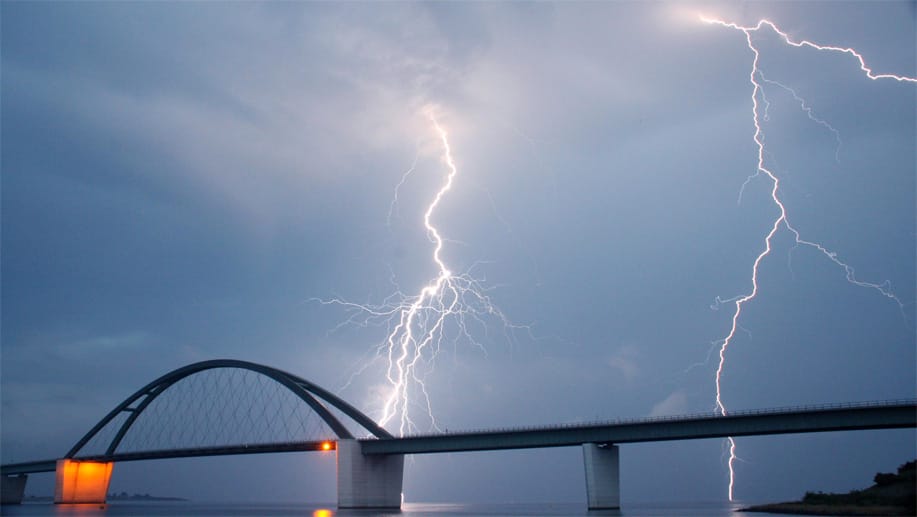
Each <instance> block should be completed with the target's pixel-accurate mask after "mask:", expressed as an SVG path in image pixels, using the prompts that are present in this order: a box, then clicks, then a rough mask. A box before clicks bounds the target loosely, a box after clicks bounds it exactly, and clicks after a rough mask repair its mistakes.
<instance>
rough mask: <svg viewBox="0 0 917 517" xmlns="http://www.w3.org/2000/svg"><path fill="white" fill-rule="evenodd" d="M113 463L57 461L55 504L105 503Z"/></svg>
mask: <svg viewBox="0 0 917 517" xmlns="http://www.w3.org/2000/svg"><path fill="white" fill-rule="evenodd" d="M113 465H114V464H113V463H112V462H110V461H109V462H98V461H77V460H70V459H63V460H57V484H56V485H55V488H54V502H55V503H70V504H73V503H104V502H105V496H106V495H107V493H108V482H109V481H110V480H111V470H112V466H113Z"/></svg>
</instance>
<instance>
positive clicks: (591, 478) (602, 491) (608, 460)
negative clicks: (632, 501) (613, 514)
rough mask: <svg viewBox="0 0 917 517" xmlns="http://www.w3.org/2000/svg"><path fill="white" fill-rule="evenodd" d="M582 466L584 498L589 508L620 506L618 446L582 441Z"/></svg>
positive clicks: (599, 508)
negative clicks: (584, 486)
mask: <svg viewBox="0 0 917 517" xmlns="http://www.w3.org/2000/svg"><path fill="white" fill-rule="evenodd" d="M583 466H584V467H585V470H586V499H587V502H588V505H589V509H590V510H606V509H618V508H621V484H620V481H621V478H620V472H619V461H618V446H617V445H612V444H597V443H584V444H583Z"/></svg>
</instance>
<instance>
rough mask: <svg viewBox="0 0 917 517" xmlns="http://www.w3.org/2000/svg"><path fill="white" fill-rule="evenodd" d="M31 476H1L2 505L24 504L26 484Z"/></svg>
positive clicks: (0, 492)
mask: <svg viewBox="0 0 917 517" xmlns="http://www.w3.org/2000/svg"><path fill="white" fill-rule="evenodd" d="M28 479H29V476H26V475H25V474H20V475H18V476H0V483H2V485H0V504H22V497H23V496H24V495H25V482H26V481H28Z"/></svg>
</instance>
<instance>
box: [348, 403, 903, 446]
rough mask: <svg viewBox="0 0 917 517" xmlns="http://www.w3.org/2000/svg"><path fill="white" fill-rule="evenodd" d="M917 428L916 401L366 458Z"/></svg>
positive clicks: (527, 436) (470, 442)
mask: <svg viewBox="0 0 917 517" xmlns="http://www.w3.org/2000/svg"><path fill="white" fill-rule="evenodd" d="M915 425H917V406H915V401H914V400H891V401H882V402H863V403H851V404H822V405H817V406H799V407H787V408H773V409H758V410H751V411H736V412H733V413H730V414H728V415H726V416H720V415H719V414H718V413H707V414H697V415H684V416H666V417H660V418H643V419H632V420H624V421H614V422H593V423H575V424H563V425H556V426H547V427H530V428H515V429H499V430H482V431H471V432H457V433H440V434H426V435H416V436H405V437H402V438H395V439H366V440H361V444H362V447H363V454H430V453H437V452H467V451H493V450H503V449H533V448H546V447H570V446H578V445H582V444H584V443H603V444H622V443H639V442H658V441H667V440H695V439H702V438H725V437H728V436H732V437H736V436H761V435H770V434H795V433H818V432H828V431H862V430H869V429H895V428H909V427H915Z"/></svg>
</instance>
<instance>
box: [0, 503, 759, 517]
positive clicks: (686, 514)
mask: <svg viewBox="0 0 917 517" xmlns="http://www.w3.org/2000/svg"><path fill="white" fill-rule="evenodd" d="M738 507H740V505H737V504H729V503H681V504H679V503H629V504H625V508H623V509H622V510H620V511H617V510H616V511H592V512H589V511H587V510H586V506H585V505H584V504H578V503H557V504H550V503H548V504H442V503H437V504H432V503H406V504H405V505H404V508H403V509H402V510H401V512H388V513H384V512H378V511H366V510H362V511H355V510H342V511H337V510H336V509H335V508H334V506H333V505H329V506H316V505H311V504H305V503H304V504H292V503H286V504H270V503H239V504H230V503H192V502H155V503H152V502H151V503H137V502H112V503H109V504H107V505H101V506H100V505H53V504H47V503H41V504H40V503H27V504H23V505H21V506H4V507H3V509H2V513H3V515H30V516H37V515H61V516H67V515H79V516H125V515H131V516H149V517H157V516H168V517H174V516H179V515H181V516H196V515H203V516H215V515H221V516H227V517H232V516H236V517H254V516H264V517H276V516H296V517H351V516H363V517H367V516H375V515H379V516H385V515H401V516H408V517H415V516H421V515H431V516H434V517H447V516H459V515H460V516H468V515H476V516H499V515H507V516H520V515H530V516H542V515H545V516H547V515H616V516H621V517H659V516H675V517H682V516H683V517H693V516H706V517H725V516H729V515H739V516H741V515H749V516H751V515H766V514H760V513H758V514H734V513H733V511H734V510H735V509H736V508H738Z"/></svg>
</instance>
